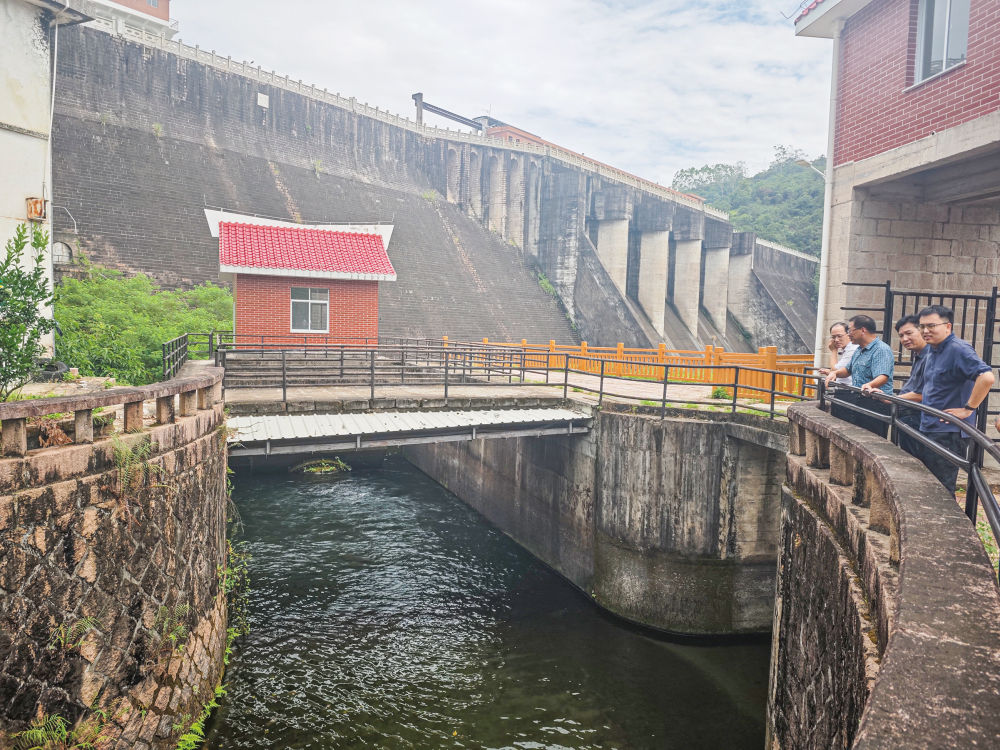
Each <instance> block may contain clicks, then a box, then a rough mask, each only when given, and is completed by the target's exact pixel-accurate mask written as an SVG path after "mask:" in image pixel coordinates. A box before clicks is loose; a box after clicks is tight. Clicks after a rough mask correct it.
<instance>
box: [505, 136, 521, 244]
mask: <svg viewBox="0 0 1000 750" xmlns="http://www.w3.org/2000/svg"><path fill="white" fill-rule="evenodd" d="M506 172H507V218H506V222H507V229H506V231H505V232H504V236H505V237H506V238H507V239H508V240H510V241H512V242H514V243H515V244H517V246H518V247H521V248H523V247H524V163H523V162H522V160H521V159H519V158H517V157H516V156H511V157H510V158H508V160H507V170H506Z"/></svg>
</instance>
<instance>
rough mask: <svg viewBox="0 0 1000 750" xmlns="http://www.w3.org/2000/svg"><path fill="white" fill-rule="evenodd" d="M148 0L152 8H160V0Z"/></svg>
mask: <svg viewBox="0 0 1000 750" xmlns="http://www.w3.org/2000/svg"><path fill="white" fill-rule="evenodd" d="M146 2H147V3H149V7H150V8H159V7H160V0H146Z"/></svg>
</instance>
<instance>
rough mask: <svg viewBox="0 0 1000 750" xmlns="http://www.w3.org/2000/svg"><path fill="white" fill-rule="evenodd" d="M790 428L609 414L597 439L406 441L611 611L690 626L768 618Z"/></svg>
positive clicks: (737, 624)
mask: <svg viewBox="0 0 1000 750" xmlns="http://www.w3.org/2000/svg"><path fill="white" fill-rule="evenodd" d="M783 432H784V426H783V425H775V424H774V423H771V422H769V421H768V420H765V419H758V418H755V417H748V416H745V415H723V414H715V413H713V412H693V411H691V410H684V409H680V410H670V416H669V417H668V418H667V419H666V420H663V421H661V420H660V419H659V418H658V417H657V416H653V415H651V414H650V415H646V414H641V413H632V412H630V411H629V412H615V411H609V410H607V409H606V410H604V411H601V412H599V413H598V414H597V415H596V417H595V419H594V427H593V430H592V432H591V433H590V434H589V435H583V436H575V437H565V438H561V437H546V438H516V439H506V440H477V441H471V442H465V443H442V444H435V445H427V446H418V447H411V448H407V449H406V451H405V455H406V456H407V458H408V459H409V460H410V461H412V462H413V463H414V464H415V465H417V466H418V467H419V468H420V469H421V470H423V471H424V472H425V473H427V474H428V475H429V476H431V477H433V478H434V479H435V480H437V481H438V482H440V483H441V484H442V485H444V486H445V487H447V488H448V489H449V490H451V491H452V492H454V493H455V494H456V495H458V496H459V497H460V498H462V499H463V500H464V501H466V502H467V503H469V504H470V505H471V506H472V507H474V508H475V509H476V510H478V511H479V512H480V513H482V514H483V515H484V516H485V517H486V518H488V519H489V520H490V521H492V522H493V523H495V524H496V525H497V526H498V527H499V528H501V529H502V530H503V531H504V532H506V533H507V534H509V535H510V536H511V537H513V538H514V539H515V540H516V541H518V542H519V543H520V544H522V545H523V546H524V547H525V548H526V549H528V550H529V551H531V552H532V553H533V554H534V555H535V556H536V557H538V558H539V559H541V560H543V561H544V562H546V563H547V564H548V565H550V566H551V567H553V568H554V569H555V570H557V571H559V572H560V573H562V574H563V575H564V576H566V578H568V579H569V580H570V581H572V582H573V583H574V584H575V585H576V586H578V587H579V588H581V589H582V590H583V591H585V592H587V593H588V594H589V595H591V596H592V597H593V598H594V600H595V601H596V602H598V603H599V604H600V605H601V606H603V607H605V608H606V609H608V610H610V611H611V612H614V613H615V614H618V615H620V616H622V617H624V618H626V619H628V620H632V621H634V622H639V623H642V624H644V625H648V626H651V627H654V628H658V629H662V630H666V631H671V632H676V633H694V634H731V633H754V632H766V631H767V630H768V629H769V628H770V625H771V618H772V605H773V599H774V570H775V557H776V551H777V541H778V513H779V508H780V487H781V479H782V477H783V475H784V471H785V467H784V452H785V449H786V444H787V439H786V437H785V436H784V434H783Z"/></svg>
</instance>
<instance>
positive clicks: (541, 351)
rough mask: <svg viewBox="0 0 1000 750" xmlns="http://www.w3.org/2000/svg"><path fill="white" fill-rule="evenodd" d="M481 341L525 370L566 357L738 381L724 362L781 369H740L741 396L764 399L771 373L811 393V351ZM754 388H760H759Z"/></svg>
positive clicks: (612, 371) (655, 376) (687, 377)
mask: <svg viewBox="0 0 1000 750" xmlns="http://www.w3.org/2000/svg"><path fill="white" fill-rule="evenodd" d="M445 341H447V337H445ZM482 343H483V345H484V346H488V347H510V348H516V349H518V350H520V351H523V352H524V366H525V368H527V369H531V368H532V367H535V368H548V369H552V368H556V369H558V368H563V367H566V366H567V363H566V360H567V358H568V359H569V365H568V366H569V368H570V369H571V370H574V371H577V372H588V373H591V374H593V375H599V374H600V373H601V370H602V367H603V371H604V374H605V375H606V376H612V377H625V378H636V379H640V380H657V381H660V380H662V379H663V375H664V367H663V366H664V365H669V366H670V382H687V383H704V384H706V385H712V384H719V383H732V382H734V378H735V370H727V369H724V368H725V366H726V365H739V366H741V367H757V368H760V369H762V370H777V371H779V372H778V373H776V374H773V373H768V372H747V371H744V370H741V371H740V378H739V384H740V386H741V387H740V389H739V393H738V394H737V397H738V398H764V397H765V394H764V391H770V390H771V389H772V383H771V379H772V377H773V378H774V384H773V389H774V390H777V391H782V392H785V393H798V394H801V393H803V390H804V389H805V390H809V391H811V388H810V387H809V383H808V382H807V381H805V380H804V379H803V378H802V377H801V376H802V375H804V374H806V373H808V372H810V371H811V368H812V366H813V358H812V355H809V354H778V348H777V347H775V346H765V347H761V348H760V349H758V350H757V351H756V352H727V351H725V350H724V349H723V348H721V347H717V346H706V347H705V348H704V349H695V350H690V349H668V348H667V347H666V345H665V344H660V346H659V347H658V348H656V349H637V348H630V347H626V346H625V345H624V344H621V343H619V344H618V346H615V347H609V346H589V345H588V344H587V342H586V341H584V342H583V343H581V344H579V345H563V344H556V342H555V341H549V343H548V344H547V345H545V344H529V343H528V341H527V340H526V339H522V340H521V341H520V343H512V342H507V341H504V342H497V341H490V340H489V339H485V338H484V339H483V340H482ZM785 373H787V374H785ZM796 376H799V377H796ZM743 386H746V387H745V388H744V387H743ZM756 388H760V389H762V390H761V391H757V390H755V389H756ZM729 395H730V396H731V395H732V394H731V393H730V394H729ZM778 398H782V397H781V396H778Z"/></svg>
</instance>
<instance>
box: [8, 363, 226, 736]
mask: <svg viewBox="0 0 1000 750" xmlns="http://www.w3.org/2000/svg"><path fill="white" fill-rule="evenodd" d="M203 372H204V371H203ZM221 375H222V373H221V371H220V370H214V369H209V370H208V372H207V374H204V375H201V376H199V377H194V378H187V379H182V380H175V381H170V382H169V383H164V384H159V385H157V386H151V387H150V388H148V389H138V388H135V389H125V388H123V389H113V390H110V391H106V392H104V393H101V394H96V395H93V396H89V397H78V398H77V399H75V401H74V399H72V398H62V399H58V402H59V404H58V405H57V406H52V405H51V404H50V405H48V406H47V405H46V402H49V401H51V402H55V401H56V400H55V399H49V400H39V401H34V402H20V403H13V404H0V419H4V423H3V427H4V437H5V441H4V445H5V448H6V449H7V453H6V457H3V458H0V747H2V746H4V741H3V739H2V737H3V733H4V732H7V733H13V732H16V731H19V730H21V729H23V728H25V727H26V726H27V725H28V724H29V723H30V722H31V721H32V720H34V719H36V718H39V717H42V716H54V715H58V716H61V717H63V718H64V719H66V720H67V721H68V722H69V723H70V724H71V725H72V724H73V723H74V722H76V721H77V720H78V719H82V720H84V721H88V720H89V721H93V722H97V724H103V733H104V736H107V737H110V738H114V739H115V740H116V742H114V743H112V745H111V746H113V747H115V748H140V749H146V750H148V749H149V748H167V747H173V746H174V745H175V744H176V741H177V736H178V735H179V734H180V732H181V731H184V730H186V729H187V727H188V726H189V725H190V724H191V722H192V721H193V720H194V719H195V718H196V717H197V716H198V715H199V713H200V712H201V709H202V706H203V705H204V704H205V703H206V702H207V701H208V700H209V699H210V698H211V697H212V695H213V690H214V688H215V686H216V685H218V683H219V681H220V679H221V675H222V669H223V664H222V657H223V654H224V650H225V646H226V624H227V623H226V601H225V595H224V592H223V591H222V590H221V586H220V580H219V573H220V571H221V570H222V568H223V567H224V566H225V564H226V528H225V526H226V503H227V493H226V451H225V440H224V435H223V434H222V432H221V431H220V430H219V427H220V425H222V424H223V421H224V415H223V411H222V403H221V398H220V397H221V389H220V388H219V386H218V384H219V382H220V379H221ZM171 391H172V392H173V393H170V392H171ZM167 393H169V394H170V395H164V394H167ZM144 397H145V398H157V407H158V408H157V410H156V411H157V415H158V417H157V418H156V420H155V421H156V423H155V424H146V425H143V424H142V423H141V421H140V423H139V425H138V427H137V425H136V423H135V420H136V413H137V412H138V414H139V415H140V416H139V419H140V420H141V411H142V410H141V404H142V400H143V398H144ZM175 397H179V399H180V405H181V408H180V409H179V410H177V409H175V408H174V399H175ZM116 399H117V400H118V401H119V403H124V404H125V409H124V411H125V416H127V415H128V414H131V417H132V420H133V424H132V425H131V426H132V428H133V429H136V428H137V429H138V431H136V432H130V433H125V434H122V435H121V436H120V437H119V438H117V443H116V441H114V440H112V439H102V440H99V441H98V442H95V443H87V442H86V436H85V435H86V431H83V433H81V432H80V431H79V430H78V434H77V440H78V442H77V443H76V444H71V445H66V446H61V447H53V448H44V449H39V450H27V451H25V452H24V453H25V455H14V456H13V457H12V456H11V454H12V453H14V454H17V453H21V452H22V451H20V450H18V446H17V440H16V439H15V438H16V437H17V434H18V433H19V430H18V429H17V428H16V425H17V423H19V422H20V423H21V424H23V415H22V414H21V412H23V411H25V409H29V410H32V411H33V412H34V413H36V414H44V413H46V411H47V410H51V409H52V408H59V409H60V410H66V409H67V408H68V409H69V410H75V411H76V413H77V415H78V416H77V424H78V425H80V424H81V423H86V422H87V419H83V418H82V417H81V416H80V415H82V414H85V415H87V417H88V419H89V415H90V410H91V409H92V408H93V407H95V406H96V405H98V404H96V402H97V401H100V402H101V403H102V404H110V403H112V402H113V401H114V400H116ZM91 401H93V402H95V403H91ZM67 402H68V403H67ZM136 404H139V406H140V408H138V409H136V408H135V405H136ZM130 407H131V408H130ZM29 416H30V415H29ZM119 416H120V417H121V416H123V415H122V414H121V413H120V412H119ZM142 421H145V422H146V423H148V422H150V421H152V420H151V419H150V418H148V417H147V418H146V419H145V420H142ZM144 446H151V447H149V448H146V447H144ZM147 450H148V455H147ZM116 451H117V455H116ZM130 465H131V467H132V472H131V473H132V480H131V481H129V479H128V476H127V474H128V473H129V472H128V469H127V467H128V466H130ZM88 618H92V619H88ZM179 625H183V626H184V628H185V630H186V632H187V635H184V634H182V633H181V631H179V630H177V627H178V626H179ZM171 633H173V634H174V635H175V636H178V637H177V638H176V642H172V641H171V639H170V637H169V636H170V634H171ZM95 709H100V710H101V711H104V712H106V714H107V720H101V719H99V718H98V717H99V714H97V713H96V712H95ZM175 725H178V726H180V727H181V730H180V731H178V730H177V729H174V726H175Z"/></svg>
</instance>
